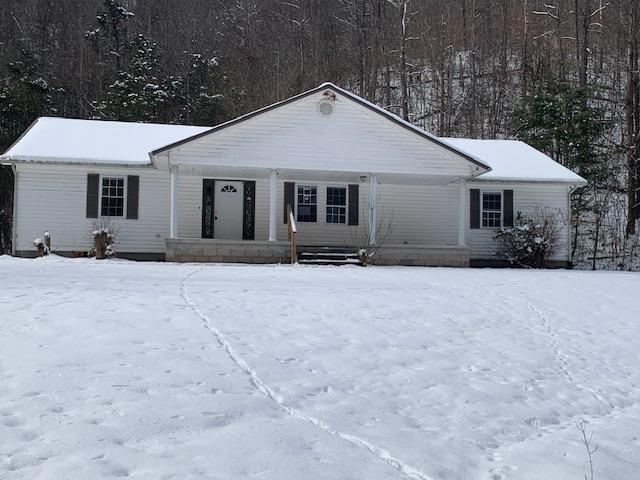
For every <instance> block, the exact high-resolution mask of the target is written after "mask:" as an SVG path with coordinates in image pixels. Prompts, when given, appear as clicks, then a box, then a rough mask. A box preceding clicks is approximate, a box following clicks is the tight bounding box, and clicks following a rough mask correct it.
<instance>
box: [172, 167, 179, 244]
mask: <svg viewBox="0 0 640 480" xmlns="http://www.w3.org/2000/svg"><path fill="white" fill-rule="evenodd" d="M169 172H170V174H171V229H170V231H169V237H171V238H177V237H178V190H179V187H180V174H179V173H178V166H177V165H171V166H170V167H169Z"/></svg>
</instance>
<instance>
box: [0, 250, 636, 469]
mask: <svg viewBox="0 0 640 480" xmlns="http://www.w3.org/2000/svg"><path fill="white" fill-rule="evenodd" d="M639 339H640V276H639V275H638V274H632V273H604V272H598V273H591V272H578V271H508V270H465V269H428V268H375V267H372V268H358V267H342V268H335V267H290V266H237V265H228V266H219V265H207V266H201V265H177V264H153V263H131V262H125V261H114V262H103V263H99V262H95V261H90V260H65V259H60V258H56V257H51V258H47V259H40V260H18V259H12V258H9V257H0V478H2V479H11V480H13V479H50V480H59V479H78V480H80V479H82V480H84V479H101V478H112V477H126V476H129V477H134V478H145V479H180V480H186V479H232V478H254V477H255V478H263V479H278V480H283V479H296V480H297V479H303V478H304V479H368V480H371V479H394V478H397V479H406V478H413V479H423V480H424V479H434V480H435V479H490V480H497V479H519V480H525V479H526V480H529V479H531V480H533V479H535V480H539V479H554V480H569V479H571V480H580V479H582V478H583V476H584V470H583V468H584V462H585V460H586V452H585V450H584V446H583V445H582V444H581V443H580V434H579V432H578V430H577V428H576V424H577V423H578V422H580V421H582V420H584V421H587V422H589V423H588V427H587V428H588V430H589V432H593V442H594V444H598V445H599V450H598V452H597V453H596V454H595V455H594V462H595V467H596V475H595V478H596V479H616V480H624V479H637V478H638V475H639V472H640V389H639V387H638V385H639V384H640V355H639V352H640V346H639V345H640V343H639Z"/></svg>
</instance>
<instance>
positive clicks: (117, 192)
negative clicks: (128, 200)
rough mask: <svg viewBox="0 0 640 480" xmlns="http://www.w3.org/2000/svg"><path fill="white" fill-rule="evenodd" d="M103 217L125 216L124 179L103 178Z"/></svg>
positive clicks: (101, 210)
mask: <svg viewBox="0 0 640 480" xmlns="http://www.w3.org/2000/svg"><path fill="white" fill-rule="evenodd" d="M100 212H101V215H102V216H103V217H122V216H123V215H124V178H122V177H102V200H101V209H100Z"/></svg>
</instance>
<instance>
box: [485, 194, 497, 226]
mask: <svg viewBox="0 0 640 480" xmlns="http://www.w3.org/2000/svg"><path fill="white" fill-rule="evenodd" d="M482 226H483V227H488V228H491V227H498V228H499V227H501V226H502V192H482Z"/></svg>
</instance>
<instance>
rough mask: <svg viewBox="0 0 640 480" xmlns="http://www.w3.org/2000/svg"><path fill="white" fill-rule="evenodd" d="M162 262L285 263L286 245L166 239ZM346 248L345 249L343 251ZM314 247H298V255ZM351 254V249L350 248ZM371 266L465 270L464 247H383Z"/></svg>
mask: <svg viewBox="0 0 640 480" xmlns="http://www.w3.org/2000/svg"><path fill="white" fill-rule="evenodd" d="M166 245H167V247H166V248H167V253H166V258H167V261H169V262H211V263H258V264H265V263H289V262H290V261H291V254H290V244H289V242H288V241H276V242H269V241H260V240H241V241H238V240H216V239H208V238H168V239H167V240H166ZM347 248H348V247H347ZM307 249H310V250H311V249H314V246H305V245H301V246H299V247H298V253H299V254H302V253H304V252H305V251H306V250H307ZM353 250H354V251H355V248H353ZM371 263H372V264H373V265H405V266H424V267H468V266H469V248H468V247H466V246H454V245H444V246H433V245H383V246H380V248H379V249H378V250H377V251H376V253H375V255H374V257H373V260H372V262H371Z"/></svg>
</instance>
